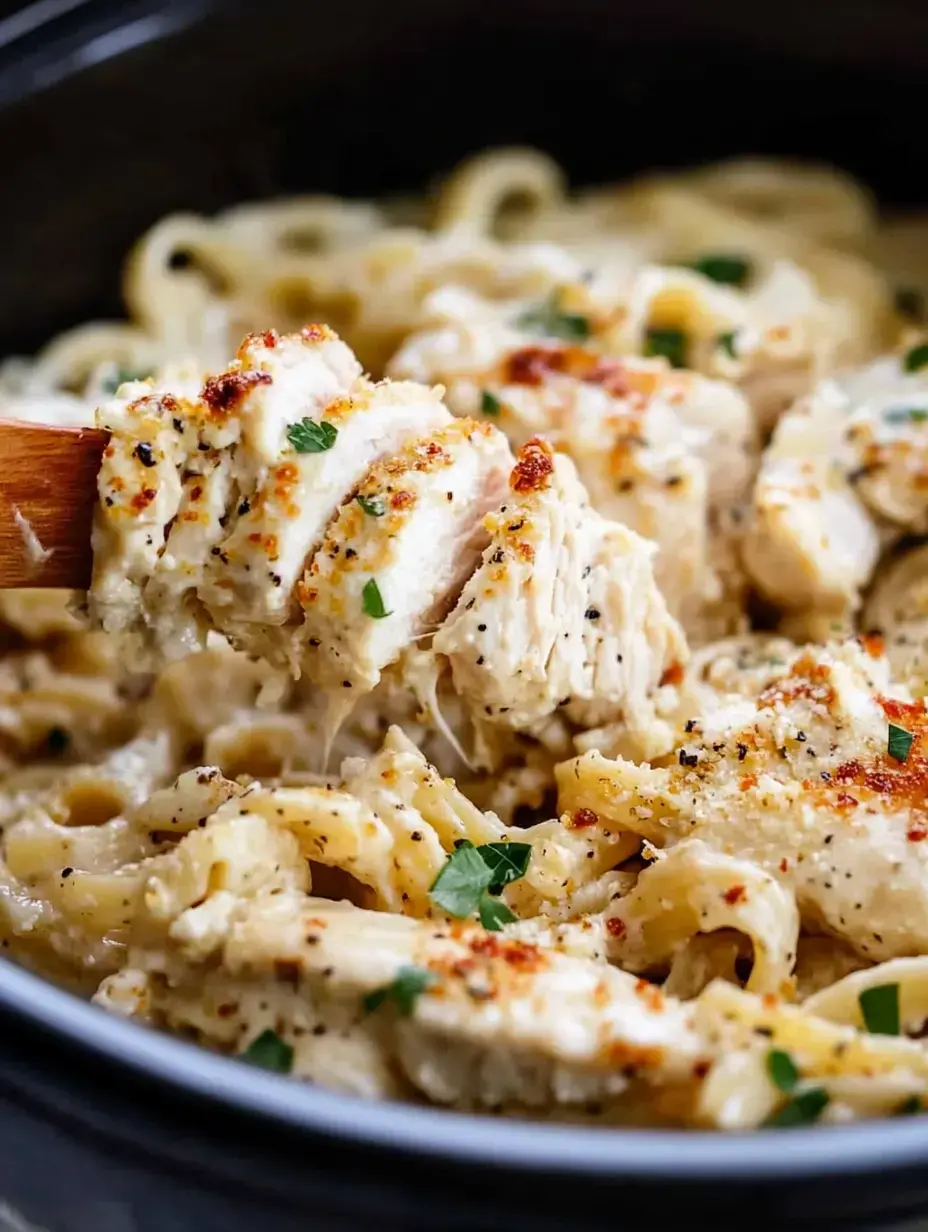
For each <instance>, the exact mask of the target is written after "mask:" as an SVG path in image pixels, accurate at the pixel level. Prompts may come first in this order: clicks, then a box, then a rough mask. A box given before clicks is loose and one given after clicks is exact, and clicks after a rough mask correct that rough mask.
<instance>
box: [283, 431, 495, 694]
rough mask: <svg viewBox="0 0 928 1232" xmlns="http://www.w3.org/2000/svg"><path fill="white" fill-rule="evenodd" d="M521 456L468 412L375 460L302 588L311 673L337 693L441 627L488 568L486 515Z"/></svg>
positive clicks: (369, 683) (304, 647)
mask: <svg viewBox="0 0 928 1232" xmlns="http://www.w3.org/2000/svg"><path fill="white" fill-rule="evenodd" d="M512 464H513V457H512V453H511V452H510V449H509V445H508V443H507V441H506V438H505V436H503V434H502V433H501V432H499V431H497V429H496V428H494V427H492V426H491V425H489V424H478V423H475V422H474V421H473V420H471V419H460V420H457V421H455V422H453V423H451V424H449V425H448V426H447V427H444V428H440V429H439V430H438V431H437V432H434V433H433V434H432V435H430V436H425V437H420V438H418V439H416V440H414V441H412V442H410V443H409V444H408V445H406V446H405V448H404V449H402V450H401V451H400V452H398V453H396V454H394V455H393V456H391V457H389V458H387V459H385V460H384V461H382V462H379V463H377V464H376V465H374V466H373V467H372V468H371V469H370V470H369V471H368V473H367V476H366V478H365V479H364V481H363V483H362V484H361V486H360V488H359V489H358V493H357V497H356V499H355V500H353V501H349V502H348V503H347V504H345V505H343V506H342V507H341V509H340V510H339V512H338V516H337V517H336V518H335V520H334V521H333V522H332V524H331V526H330V527H329V530H328V533H327V534H326V537H325V540H324V541H323V543H322V546H321V547H320V549H319V551H318V552H317V553H316V555H315V556H314V557H313V561H312V563H311V565H310V566H309V569H308V570H307V571H306V573H305V575H304V579H303V581H302V582H301V583H300V585H299V588H298V593H299V598H300V602H301V603H302V605H303V611H304V621H303V624H302V626H301V628H300V634H299V637H300V643H301V658H302V663H303V667H304V670H305V671H306V672H307V673H308V675H309V676H311V677H312V679H314V680H316V681H318V682H319V683H320V684H322V685H323V686H325V687H327V688H329V689H334V690H335V693H336V695H338V694H339V693H340V692H342V691H343V690H346V689H352V690H353V692H352V694H351V696H350V698H348V699H346V700H347V701H349V702H350V701H351V700H352V699H353V698H354V697H355V696H356V695H357V693H358V691H359V690H360V691H365V692H366V691H369V690H371V689H373V688H374V687H375V686H376V684H377V683H378V681H379V680H380V675H381V672H382V671H383V669H384V668H385V667H387V666H388V665H389V664H390V663H393V662H395V661H396V660H397V659H398V658H399V657H400V655H401V654H402V652H403V651H404V650H405V649H406V647H407V646H409V645H411V644H414V643H415V642H416V639H417V638H418V637H420V635H421V634H422V633H424V632H427V631H431V628H432V627H434V625H435V624H436V623H437V622H439V621H440V620H441V619H442V618H443V617H444V616H445V614H446V613H447V611H448V609H449V608H450V606H451V605H452V604H453V603H454V601H455V599H456V598H457V596H458V594H459V593H460V589H461V586H462V585H463V583H464V581H465V579H466V578H468V577H470V575H471V573H473V571H474V568H475V567H476V565H477V563H478V561H479V559H480V553H481V552H482V550H483V549H484V547H485V546H486V544H487V542H488V540H489V535H488V533H487V532H486V530H485V529H484V526H483V519H484V516H485V515H486V514H487V513H488V512H489V511H490V509H492V508H495V507H496V506H498V505H499V504H500V502H501V501H502V500H503V499H504V497H505V494H506V490H507V480H508V476H509V471H510V470H511V468H512Z"/></svg>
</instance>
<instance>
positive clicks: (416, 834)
mask: <svg viewBox="0 0 928 1232" xmlns="http://www.w3.org/2000/svg"><path fill="white" fill-rule="evenodd" d="M409 837H410V838H411V839H412V841H413V842H414V843H421V842H422V831H421V830H413V832H412V834H410V836H409Z"/></svg>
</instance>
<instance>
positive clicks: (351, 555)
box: [345, 548, 357, 560]
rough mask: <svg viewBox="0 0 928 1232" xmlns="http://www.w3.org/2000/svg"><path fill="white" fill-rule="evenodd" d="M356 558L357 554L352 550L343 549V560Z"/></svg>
mask: <svg viewBox="0 0 928 1232" xmlns="http://www.w3.org/2000/svg"><path fill="white" fill-rule="evenodd" d="M356 556H357V552H356V551H355V550H354V548H345V560H354V558H355V557H356Z"/></svg>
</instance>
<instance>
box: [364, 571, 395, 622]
mask: <svg viewBox="0 0 928 1232" xmlns="http://www.w3.org/2000/svg"><path fill="white" fill-rule="evenodd" d="M361 606H362V607H363V608H364V615H365V616H372V617H373V618H374V620H383V618H384V617H385V616H392V615H393V613H392V612H388V611H387V609H386V607H384V602H383V595H382V594H381V593H380V587H379V586H378V585H377V579H376V578H368V580H367V581H366V582H365V583H364V589H363V590H362V592H361Z"/></svg>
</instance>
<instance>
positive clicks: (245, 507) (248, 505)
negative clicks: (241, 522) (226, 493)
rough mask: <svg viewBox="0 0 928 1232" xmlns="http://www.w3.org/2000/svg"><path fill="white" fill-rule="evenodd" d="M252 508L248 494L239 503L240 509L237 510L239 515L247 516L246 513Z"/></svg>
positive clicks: (241, 516)
mask: <svg viewBox="0 0 928 1232" xmlns="http://www.w3.org/2000/svg"><path fill="white" fill-rule="evenodd" d="M250 509H251V502H250V501H249V499H248V497H247V496H246V497H245V499H244V500H243V501H242V502H241V504H240V505H239V507H238V509H237V510H236V512H237V513H238V516H239V517H240V518H243V517H244V516H245V514H246V513H248V512H249V511H250Z"/></svg>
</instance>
